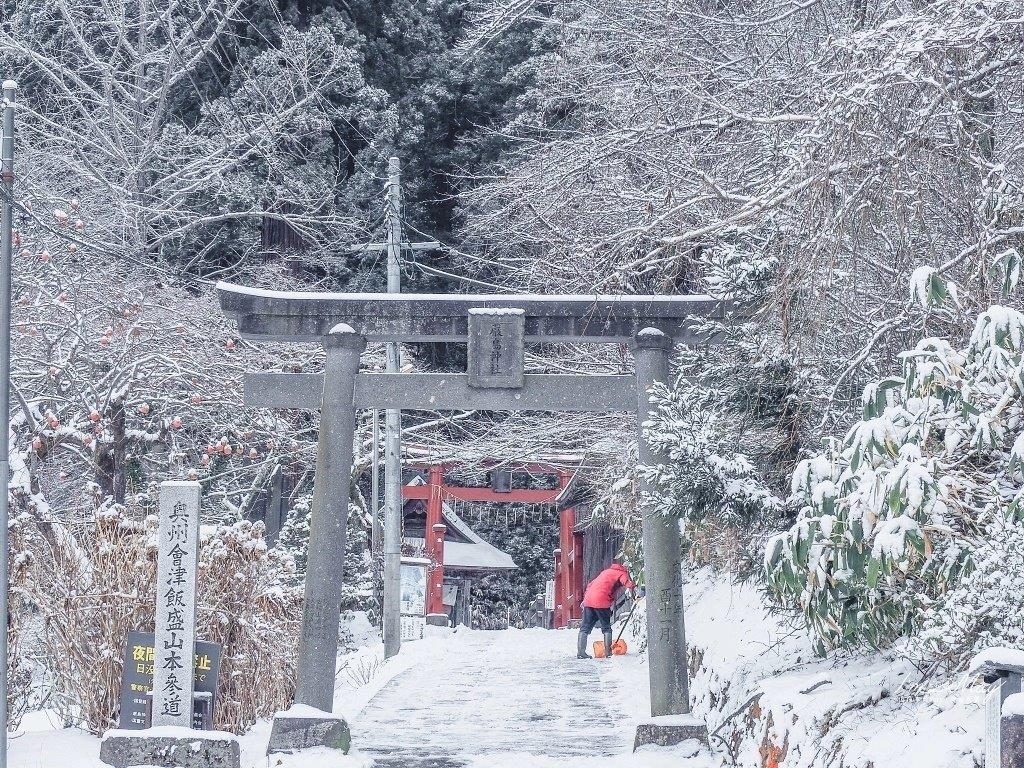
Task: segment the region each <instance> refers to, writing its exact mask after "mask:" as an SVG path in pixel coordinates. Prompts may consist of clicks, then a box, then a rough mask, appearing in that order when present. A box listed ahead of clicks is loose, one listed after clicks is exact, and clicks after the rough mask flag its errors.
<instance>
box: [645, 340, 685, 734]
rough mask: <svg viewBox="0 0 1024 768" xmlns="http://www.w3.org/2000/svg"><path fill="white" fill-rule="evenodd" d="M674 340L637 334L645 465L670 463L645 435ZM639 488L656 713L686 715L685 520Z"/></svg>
mask: <svg viewBox="0 0 1024 768" xmlns="http://www.w3.org/2000/svg"><path fill="white" fill-rule="evenodd" d="M671 349H672V340H671V339H670V338H669V337H668V336H666V335H665V334H664V333H662V332H661V331H658V330H655V329H653V328H647V329H644V330H642V331H640V333H639V334H637V336H636V346H635V351H634V355H635V357H636V384H637V395H638V398H639V400H638V407H637V414H636V415H637V419H636V421H637V441H638V445H639V460H640V464H641V465H642V466H654V465H657V464H663V463H665V462H666V461H667V459H666V457H665V456H663V455H662V454H661V453H660V452H659V451H657V450H656V449H655V448H654V447H653V446H651V445H650V444H649V443H648V442H647V441H646V440H645V439H644V422H645V421H647V420H648V418H649V413H650V410H651V406H650V402H649V395H648V390H649V389H650V388H651V386H652V385H654V384H666V385H669V383H670V382H669V353H670V352H671ZM637 483H638V491H639V499H640V505H641V514H642V519H643V549H644V582H645V586H646V590H647V638H648V639H647V656H648V660H649V667H650V669H649V674H650V685H651V715H652V716H653V717H660V716H662V715H682V714H687V713H689V711H690V692H689V681H688V679H687V666H686V661H687V660H686V631H685V628H684V625H683V584H682V571H681V568H680V560H681V557H682V542H681V537H680V533H679V521H678V520H677V519H676V518H672V517H667V516H665V515H663V514H662V510H661V509H660V508H659V507H658V506H657V505H655V504H653V503H652V501H651V498H650V497H651V494H652V492H653V491H654V488H653V486H652V484H651V483H650V482H648V481H647V480H645V479H644V477H643V475H642V474H640V475H639V477H638V481H637Z"/></svg>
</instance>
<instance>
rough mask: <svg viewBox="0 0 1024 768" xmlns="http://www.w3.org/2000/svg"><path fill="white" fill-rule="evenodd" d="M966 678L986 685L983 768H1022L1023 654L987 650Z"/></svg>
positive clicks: (994, 649)
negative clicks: (982, 681) (978, 679)
mask: <svg viewBox="0 0 1024 768" xmlns="http://www.w3.org/2000/svg"><path fill="white" fill-rule="evenodd" d="M970 674H971V675H972V676H977V677H981V678H982V679H983V680H984V681H985V682H986V683H987V684H988V691H987V692H986V695H985V768H1024V693H1022V680H1024V652H1021V651H1020V650H1017V649H1015V648H999V647H995V648H988V649H986V650H984V651H982V652H981V653H979V654H978V655H977V656H976V657H975V658H974V660H973V661H972V662H971V666H970Z"/></svg>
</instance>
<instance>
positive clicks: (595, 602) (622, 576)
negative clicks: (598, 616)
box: [583, 563, 636, 608]
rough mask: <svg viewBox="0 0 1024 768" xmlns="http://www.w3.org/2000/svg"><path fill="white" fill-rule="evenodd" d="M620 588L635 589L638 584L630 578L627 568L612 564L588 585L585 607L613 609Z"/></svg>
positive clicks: (584, 598)
mask: <svg viewBox="0 0 1024 768" xmlns="http://www.w3.org/2000/svg"><path fill="white" fill-rule="evenodd" d="M620 587H626V589H634V588H635V587H636V584H634V583H633V580H632V579H631V578H629V571H627V570H626V566H624V565H620V564H619V563H612V564H611V565H610V566H608V567H607V568H605V569H604V570H603V571H601V572H600V573H599V574H597V576H595V577H594V580H593V581H592V582H590V583H589V584H588V585H587V591H586V592H584V593H583V605H585V606H586V607H588V608H611V607H612V605H613V604H614V603H615V593H616V592H617V591H618V589H619V588H620Z"/></svg>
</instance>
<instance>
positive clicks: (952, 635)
mask: <svg viewBox="0 0 1024 768" xmlns="http://www.w3.org/2000/svg"><path fill="white" fill-rule="evenodd" d="M1022 500H1024V499H1022V494H1018V500H1017V506H1016V510H1015V511H1014V512H1013V513H1011V514H1010V517H1009V518H1006V517H1003V516H997V518H996V519H995V520H993V521H992V522H991V523H990V524H989V525H988V526H987V527H986V530H985V533H984V535H983V536H982V537H981V538H980V540H978V542H977V543H976V544H975V545H974V546H973V547H972V549H971V554H970V558H971V560H970V566H969V568H968V570H967V572H966V573H965V574H964V576H963V577H962V578H961V580H960V582H959V583H958V584H957V585H956V586H955V587H953V588H952V589H950V590H949V591H948V592H946V593H945V594H942V595H940V596H939V597H937V598H936V599H935V600H934V601H933V602H925V603H924V609H923V617H922V620H921V625H922V626H921V633H920V637H919V638H915V639H914V641H912V642H909V643H907V647H906V651H907V653H908V655H910V657H911V658H913V659H915V660H917V661H919V662H920V663H921V664H922V665H934V664H946V665H947V666H949V667H950V668H953V669H957V668H960V667H962V666H963V665H964V664H966V663H967V662H968V661H969V660H970V659H971V657H972V656H974V655H975V654H976V653H978V652H980V651H982V650H984V649H985V648H988V647H991V646H1012V647H1016V648H1021V647H1024V590H1021V589H1020V585H1021V584H1024V520H1022V517H1024V505H1022V503H1021V501H1022Z"/></svg>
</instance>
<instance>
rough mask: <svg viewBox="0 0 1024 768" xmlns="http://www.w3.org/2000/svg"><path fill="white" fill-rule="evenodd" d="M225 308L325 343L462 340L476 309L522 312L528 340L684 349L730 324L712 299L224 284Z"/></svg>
mask: <svg viewBox="0 0 1024 768" xmlns="http://www.w3.org/2000/svg"><path fill="white" fill-rule="evenodd" d="M217 293H218V294H219V296H220V305H221V309H223V310H224V312H225V314H227V315H228V316H230V317H232V318H234V319H235V320H236V321H237V323H238V332H239V333H240V334H241V335H242V337H243V338H247V339H262V340H265V341H291V342H319V341H321V340H322V339H323V337H324V336H325V335H326V334H327V332H328V331H330V329H331V328H333V327H334V326H335V325H337V324H338V323H345V324H347V325H349V326H351V327H352V329H353V330H354V331H355V332H356V333H357V334H359V335H360V336H362V337H363V338H365V339H366V340H367V341H369V342H383V341H409V342H423V341H441V342H463V341H466V339H467V338H468V335H469V322H468V317H469V310H470V309H477V308H487V309H516V310H522V311H523V312H524V314H525V329H524V330H525V339H526V341H527V342H534V343H536V342H605V343H622V342H630V341H632V340H633V338H634V337H635V336H636V334H637V333H639V332H640V331H641V330H643V329H644V328H656V329H658V330H659V331H661V332H662V333H664V334H665V335H666V336H668V337H670V338H671V339H672V340H673V341H674V342H675V343H677V344H693V343H696V342H698V341H700V340H701V339H699V338H698V337H697V335H696V334H695V332H694V331H693V325H694V319H693V318H695V317H696V318H708V319H725V316H726V311H727V310H728V309H729V306H728V302H725V301H722V300H720V299H715V298H712V297H711V296H699V295H698V296H514V295H510V296H505V295H473V294H454V295H440V294H430V293H415V294H409V293H405V294H395V293H392V294H388V293H306V292H300V291H269V290H264V289H261V288H246V287H243V286H239V285H233V284H231V283H218V284H217Z"/></svg>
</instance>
